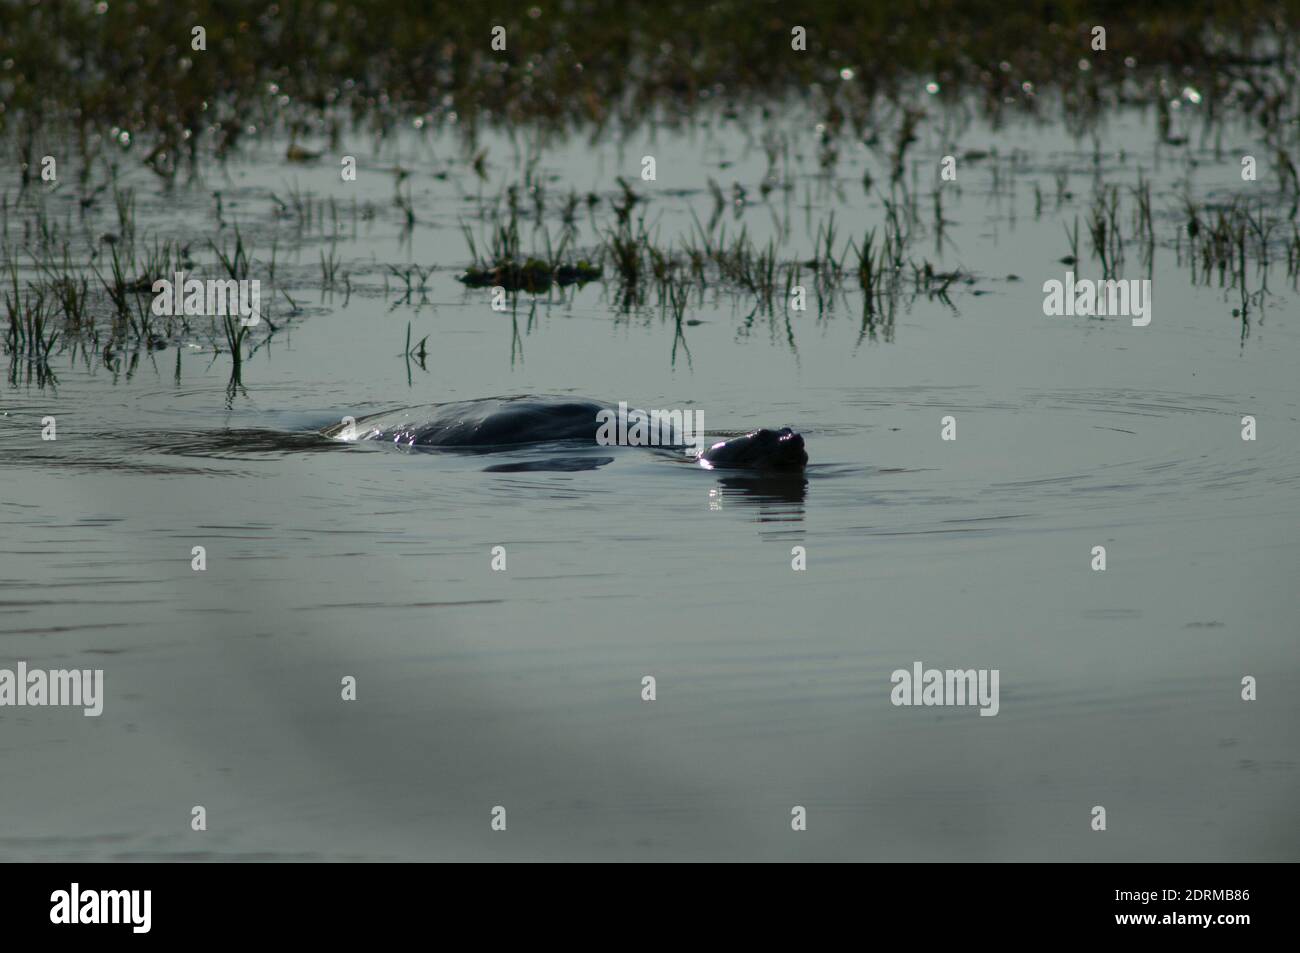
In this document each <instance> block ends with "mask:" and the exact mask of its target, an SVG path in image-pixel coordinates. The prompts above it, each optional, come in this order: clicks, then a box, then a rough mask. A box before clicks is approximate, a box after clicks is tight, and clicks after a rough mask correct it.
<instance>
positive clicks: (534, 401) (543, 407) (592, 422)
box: [324, 396, 808, 471]
mask: <svg viewBox="0 0 1300 953" xmlns="http://www.w3.org/2000/svg"><path fill="white" fill-rule="evenodd" d="M617 413H618V409H616V408H615V407H614V405H612V404H606V403H601V402H599V401H592V400H581V399H576V398H571V397H533V396H525V397H493V398H487V399H484V400H467V401H456V402H453V403H447V404H435V405H433V406H429V407H415V408H409V409H406V410H397V411H391V412H388V413H383V414H375V415H373V416H369V417H362V418H360V419H357V420H353V419H352V418H345V419H344V420H343V422H342V423H339V424H335V425H334V426H332V427H328V428H327V429H326V430H325V431H324V434H325V436H327V437H333V438H336V439H341V440H349V441H351V440H373V441H382V442H384V443H391V444H395V445H397V446H400V447H406V448H416V449H420V448H433V449H436V448H442V449H448V450H454V449H465V450H474V449H477V450H493V449H502V450H504V449H509V448H513V447H519V446H522V445H526V444H535V443H552V442H570V443H585V444H591V445H595V444H597V443H599V442H600V441H598V440H597V434H598V432H599V431H600V430H601V426H602V420H604V421H608V420H609V419H610V416H609V415H614V414H617ZM700 436H701V437H702V436H703V435H702V434H701V435H700ZM658 446H661V447H676V448H678V449H683V450H685V449H686V448H687V444H686V443H685V442H678V443H666V444H665V443H660V444H658ZM694 459H695V460H696V461H697V462H698V463H699V464H700V465H701V466H703V467H707V468H710V469H713V468H727V469H743V470H763V471H772V470H781V471H797V470H802V469H803V467H804V466H805V464H807V463H808V454H807V452H806V451H805V450H804V445H803V437H802V436H800V435H799V434H797V433H795V432H794V431H793V430H791V429H790V428H789V427H784V428H782V429H780V430H766V429H764V430H755V431H752V432H751V433H746V434H741V435H739V436H735V437H732V438H730V439H728V440H723V441H720V442H719V443H715V444H713V445H712V446H711V447H708V448H707V449H701V450H699V451H698V452H696V453H695V455H694ZM608 460H609V458H605V459H604V460H603V461H602V462H608ZM551 462H552V463H554V462H555V461H551ZM592 465H599V463H595V462H594V461H592V460H591V459H590V458H585V463H584V464H581V465H578V464H575V465H574V466H572V467H565V468H564V469H588V468H589V467H590V466H592ZM555 468H556V467H543V466H541V465H531V464H520V465H503V466H499V467H491V468H489V469H492V470H519V469H555Z"/></svg>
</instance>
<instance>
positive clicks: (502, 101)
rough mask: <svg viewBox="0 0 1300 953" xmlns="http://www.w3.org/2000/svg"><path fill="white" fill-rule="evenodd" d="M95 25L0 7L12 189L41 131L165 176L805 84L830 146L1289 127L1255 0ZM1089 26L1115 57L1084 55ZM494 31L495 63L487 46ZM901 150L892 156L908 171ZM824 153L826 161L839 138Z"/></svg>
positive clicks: (117, 7) (547, 11)
mask: <svg viewBox="0 0 1300 953" xmlns="http://www.w3.org/2000/svg"><path fill="white" fill-rule="evenodd" d="M98 6H103V5H98ZM96 7H97V5H96V4H94V3H90V2H72V0H68V2H62V3H39V4H32V3H28V2H26V0H0V19H3V20H4V21H5V29H4V30H3V31H0V62H4V61H7V60H11V61H12V66H10V65H9V64H8V63H6V68H5V69H4V71H3V73H2V74H0V75H2V76H3V81H4V83H5V84H6V85H9V86H11V89H9V90H6V96H5V98H6V109H5V111H4V112H3V113H0V127H3V128H4V129H5V130H6V131H8V132H10V133H13V134H15V135H16V136H17V138H18V144H19V148H18V154H19V157H20V160H21V161H20V164H21V166H22V173H23V175H24V178H25V181H34V180H35V179H36V173H37V172H38V171H39V170H38V168H37V167H36V166H35V165H33V161H35V160H39V157H40V154H41V153H40V152H39V151H38V150H35V149H34V148H33V143H34V141H35V140H36V139H37V137H38V134H39V131H40V127H42V126H43V125H45V124H47V123H50V122H51V121H53V123H55V124H58V123H61V122H63V121H69V122H72V123H78V122H84V123H86V124H87V125H89V126H92V127H98V128H99V129H100V130H102V131H104V132H108V131H109V130H110V129H112V130H113V132H112V136H113V138H114V139H115V140H116V141H117V143H118V145H119V146H125V145H128V144H129V145H130V147H131V148H132V149H134V150H135V151H136V152H137V154H138V155H139V156H140V157H141V159H142V161H144V162H145V163H146V164H147V165H148V167H149V168H151V169H153V170H154V171H155V172H157V173H158V174H160V175H162V176H165V177H167V178H171V177H173V176H174V175H175V174H176V171H177V168H178V166H180V165H183V163H184V162H185V161H186V160H188V159H191V158H192V157H193V156H194V155H196V154H197V151H198V150H199V149H200V148H201V147H202V146H206V145H212V146H215V147H216V148H217V149H218V150H219V151H224V150H226V149H229V148H231V147H233V146H235V145H236V144H237V142H238V140H239V138H240V137H241V136H242V135H244V134H245V133H246V130H247V129H248V128H249V127H250V126H256V127H258V128H263V127H265V126H266V125H267V124H274V123H275V122H277V121H280V122H282V123H283V124H284V127H285V128H286V129H289V130H292V131H293V132H294V133H295V134H296V133H297V132H298V130H305V129H309V128H311V124H310V119H311V118H312V116H313V114H318V113H320V112H321V111H325V110H327V109H330V110H335V111H336V115H338V116H347V115H349V114H351V115H353V116H356V117H361V116H363V115H364V116H367V117H369V118H371V119H372V120H373V121H375V122H376V123H378V124H380V125H385V124H395V123H398V122H409V121H410V119H411V117H419V118H420V119H421V122H422V124H423V125H425V126H426V127H427V126H429V125H438V124H441V123H444V122H455V123H456V124H457V125H458V127H459V128H463V129H466V130H468V131H470V134H471V135H472V130H473V129H474V128H476V127H477V125H478V124H479V123H480V121H481V120H486V121H491V122H501V121H505V122H509V123H519V122H533V123H540V124H546V125H550V126H553V127H570V126H572V124H574V123H575V122H589V123H593V124H595V125H596V126H597V127H598V128H599V127H603V126H605V125H606V124H607V123H609V122H610V121H611V120H614V119H617V120H619V121H620V122H623V123H626V124H630V125H636V124H638V123H640V122H641V121H643V120H645V119H646V118H648V117H651V116H656V117H662V116H663V115H664V113H663V112H661V111H659V110H658V109H657V107H660V106H664V105H671V106H673V107H682V106H686V107H690V106H691V105H693V104H696V103H699V102H703V101H705V100H709V101H713V100H716V99H717V98H718V96H719V94H721V95H722V96H723V97H725V98H726V99H727V100H730V101H737V100H744V99H749V100H752V101H757V100H764V101H766V100H769V99H770V98H771V97H772V96H774V95H782V94H788V93H798V94H807V92H808V90H809V88H810V86H811V84H818V85H819V89H818V91H817V92H816V93H815V94H814V96H813V97H812V98H813V100H814V101H816V102H817V103H819V105H818V107H817V108H819V109H820V110H822V111H823V112H824V117H823V118H824V124H825V128H826V130H827V132H828V133H829V134H830V135H831V136H833V135H834V134H835V133H837V132H839V131H841V130H844V131H853V132H855V133H857V134H861V133H862V132H864V131H865V130H866V129H867V128H868V127H869V126H870V123H871V118H872V116H871V114H872V110H873V107H874V105H875V104H876V101H877V99H878V98H880V97H885V98H894V97H895V95H896V94H897V93H899V92H900V91H906V92H912V91H915V90H919V88H920V86H921V84H922V83H924V82H927V81H933V82H936V83H937V84H938V85H939V95H940V96H952V95H958V94H960V93H962V92H970V91H975V92H978V93H980V94H981V98H982V99H983V100H984V101H985V102H986V103H987V105H988V108H989V109H991V110H1000V109H1002V108H1004V107H1005V105H1006V103H1007V102H1008V100H1010V101H1013V102H1018V103H1021V104H1022V105H1026V106H1027V107H1028V108H1034V107H1033V100H1034V98H1035V97H1036V96H1037V95H1038V93H1040V92H1042V91H1046V90H1051V89H1059V90H1061V91H1062V92H1064V94H1065V103H1066V107H1067V109H1069V110H1071V111H1072V112H1074V113H1076V114H1080V115H1086V114H1088V113H1090V112H1095V111H1097V110H1098V109H1099V108H1101V106H1102V105H1103V104H1104V103H1105V102H1107V101H1113V99H1114V97H1115V96H1116V95H1118V94H1119V93H1120V89H1119V86H1120V84H1121V83H1122V84H1124V89H1123V91H1122V92H1123V95H1124V96H1125V97H1126V98H1130V99H1131V98H1133V97H1138V98H1141V99H1143V100H1145V101H1146V102H1148V103H1150V104H1156V105H1163V107H1164V108H1163V111H1162V112H1161V115H1162V116H1166V117H1167V113H1168V110H1167V102H1168V98H1169V96H1168V92H1167V91H1162V90H1161V88H1160V86H1161V82H1162V81H1165V82H1174V83H1177V84H1179V85H1180V86H1181V85H1184V84H1186V85H1194V86H1196V87H1198V88H1199V89H1200V91H1201V94H1203V95H1204V97H1205V98H1206V105H1207V107H1208V108H1210V109H1211V110H1215V109H1216V106H1217V105H1218V103H1219V101H1221V100H1223V99H1224V98H1225V97H1228V96H1231V97H1234V98H1235V100H1236V102H1235V105H1236V106H1237V107H1239V108H1240V109H1242V110H1244V111H1249V112H1252V113H1254V114H1256V115H1257V116H1259V117H1261V118H1263V119H1273V120H1276V119H1277V118H1279V116H1282V117H1285V114H1286V112H1287V109H1288V106H1287V103H1288V101H1289V100H1288V97H1287V95H1286V90H1287V89H1288V88H1289V82H1288V80H1289V76H1290V72H1291V69H1290V65H1289V64H1287V63H1282V64H1280V65H1281V67H1282V70H1283V72H1284V74H1285V75H1284V76H1283V77H1282V82H1281V83H1280V84H1279V83H1278V82H1277V81H1275V80H1272V81H1271V80H1269V79H1267V78H1264V77H1261V75H1260V71H1259V70H1258V69H1256V67H1257V66H1258V65H1260V64H1259V60H1260V59H1267V58H1268V55H1269V54H1268V53H1267V52H1266V51H1267V50H1269V49H1280V50H1282V51H1284V53H1283V55H1288V54H1287V53H1286V51H1290V50H1292V49H1293V47H1294V44H1291V43H1288V42H1286V41H1285V40H1286V35H1287V34H1288V33H1292V32H1293V31H1294V28H1295V25H1296V23H1297V19H1298V18H1300V8H1297V6H1296V5H1295V4H1293V3H1285V2H1266V0H1241V2H1236V3H1207V4H1189V3H1186V2H1184V0H1151V2H1146V3H1142V4H1110V3H1107V4H1102V5H1101V6H1100V8H1099V5H1098V4H1097V3H1095V2H1088V0H1053V2H1048V0H1028V2H1023V3H1016V4H1007V3H1005V2H1003V0H962V2H957V0H931V2H930V3H929V4H927V5H926V7H925V8H924V9H920V8H918V9H917V10H916V13H915V15H911V16H909V15H908V14H907V12H900V10H899V9H898V8H897V5H896V4H893V3H888V2H884V0H878V2H870V0H818V2H812V3H809V4H804V5H801V6H800V8H799V9H798V12H796V11H795V9H794V8H785V7H784V6H782V5H780V4H774V3H763V4H756V3H754V2H753V0H719V2H714V3H708V4H700V3H697V2H695V0H660V2H656V3H644V4H642V3H635V4H633V3H624V2H622V0H566V2H563V3H561V2H559V0H502V2H501V3H498V4H495V5H493V7H492V9H491V11H487V10H485V9H484V8H483V7H482V6H481V5H479V4H467V3H451V2H445V0H443V2H437V0H435V2H419V3H417V2H414V0H372V2H369V3H364V4H362V3H356V4H351V3H348V4H344V3H339V4H319V3H315V2H304V0H283V2H281V3H279V4H277V5H275V6H268V5H267V4H265V3H263V2H261V0H257V2H254V0H222V2H220V3H218V2H216V0H193V2H188V3H166V2H146V0H140V2H137V3H117V2H114V3H109V4H107V5H106V7H107V9H106V10H105V11H104V12H103V13H99V12H97V10H96ZM1097 23H1102V24H1104V25H1105V26H1106V28H1107V31H1108V36H1107V46H1108V49H1107V51H1105V52H1095V53H1094V52H1093V51H1092V50H1091V48H1090V45H1089V44H1090V39H1091V33H1090V31H1091V28H1092V27H1093V25H1094V24H1097ZM498 24H499V25H501V26H504V27H505V28H506V31H507V49H506V50H504V51H493V50H492V49H491V48H490V31H491V27H493V26H495V25H498ZM796 25H798V26H802V27H803V28H804V29H805V30H806V31H807V50H806V51H805V52H797V51H795V50H793V49H791V29H792V27H794V26H796ZM195 26H202V27H203V28H204V29H205V30H206V43H207V49H206V50H204V51H195V50H192V49H191V48H190V42H189V41H190V37H191V30H192V28H194V27H195ZM1251 41H1258V43H1257V44H1252V42H1251ZM1261 51H1265V52H1263V53H1261ZM1126 59H1127V60H1129V62H1127V63H1126ZM1080 60H1084V61H1086V63H1087V64H1088V66H1089V69H1088V70H1086V71H1082V70H1080V68H1079V65H1078V64H1079V61H1080ZM1004 64H1005V65H1004ZM579 66H580V68H579ZM841 70H849V71H851V74H846V75H851V77H852V79H851V81H849V80H843V79H842V78H841ZM1220 80H1226V81H1222V82H1221V81H1220ZM1233 80H1239V82H1233ZM1024 84H1031V85H1030V87H1029V88H1030V89H1032V90H1034V93H1032V94H1031V93H1029V92H1027V90H1026V87H1025V85H1024ZM674 111H675V112H676V113H677V114H678V115H680V114H681V113H680V110H674ZM453 117H454V118H453ZM657 121H662V119H661V118H660V119H657ZM904 131H906V127H905V129H904ZM137 139H144V140H146V141H143V142H136V140H137ZM84 141H86V142H88V143H89V142H92V141H93V140H90V139H87V140H84ZM908 141H909V137H908V136H907V135H902V134H900V136H899V138H898V139H897V140H896V153H897V158H898V160H899V162H900V163H901V161H902V154H903V151H904V150H905V148H906V144H907V142H908ZM293 149H294V150H295V151H294V152H293V153H291V157H299V156H306V155H309V154H310V152H309V151H308V150H307V149H306V147H304V146H301V145H299V144H298V143H297V142H296V141H295V142H294V143H293ZM821 152H822V154H823V156H824V158H825V161H828V162H833V155H834V153H835V146H834V142H833V141H832V139H831V138H827V139H826V140H824V141H823V142H822V144H821Z"/></svg>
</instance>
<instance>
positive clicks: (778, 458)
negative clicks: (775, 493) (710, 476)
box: [700, 427, 808, 470]
mask: <svg viewBox="0 0 1300 953" xmlns="http://www.w3.org/2000/svg"><path fill="white" fill-rule="evenodd" d="M807 463H808V452H807V451H806V450H804V446H803V437H802V436H801V435H800V434H797V433H795V432H794V431H793V430H791V429H790V428H789V427H782V428H781V429H780V430H767V429H766V428H764V429H763V430H755V431H754V432H753V433H747V434H743V435H742V436H739V437H732V438H731V439H730V440H724V441H722V442H721V443H715V444H714V445H713V446H711V447H709V449H707V450H705V451H704V452H703V453H701V454H700V464H701V465H702V466H705V467H709V468H710V469H712V468H715V467H733V468H740V469H747V470H802V469H803V468H804V466H805V465H806V464H807Z"/></svg>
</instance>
